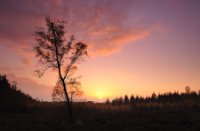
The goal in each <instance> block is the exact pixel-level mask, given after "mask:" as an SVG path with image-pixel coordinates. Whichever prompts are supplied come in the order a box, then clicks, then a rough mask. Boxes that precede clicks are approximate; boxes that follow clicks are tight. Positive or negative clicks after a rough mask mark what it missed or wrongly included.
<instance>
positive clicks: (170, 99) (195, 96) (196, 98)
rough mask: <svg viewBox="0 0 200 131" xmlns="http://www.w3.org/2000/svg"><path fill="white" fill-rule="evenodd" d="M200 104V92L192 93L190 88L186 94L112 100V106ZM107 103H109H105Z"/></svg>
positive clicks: (126, 97) (125, 97) (175, 93)
mask: <svg viewBox="0 0 200 131" xmlns="http://www.w3.org/2000/svg"><path fill="white" fill-rule="evenodd" d="M188 102H190V103H191V102H192V103H200V92H199V91H198V92H195V91H191V89H190V88H188V87H187V88H186V92H185V93H178V92H174V93H171V92H169V93H164V94H158V95H156V94H155V93H153V94H152V96H151V97H139V96H136V97H135V96H133V95H131V97H130V98H129V97H128V96H127V95H125V96H124V98H123V97H118V98H115V99H113V100H112V102H111V104H112V105H136V104H142V103H144V104H145V103H162V104H167V103H168V104H169V103H182V104H184V103H187V104H188ZM105 103H107V101H106V102H105Z"/></svg>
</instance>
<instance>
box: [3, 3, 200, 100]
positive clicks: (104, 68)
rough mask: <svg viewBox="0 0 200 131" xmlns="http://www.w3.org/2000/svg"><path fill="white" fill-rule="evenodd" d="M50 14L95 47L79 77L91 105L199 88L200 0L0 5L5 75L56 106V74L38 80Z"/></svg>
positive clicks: (79, 37) (48, 73)
mask: <svg viewBox="0 0 200 131" xmlns="http://www.w3.org/2000/svg"><path fill="white" fill-rule="evenodd" d="M45 16H50V17H53V18H57V19H61V20H64V21H66V23H67V24H66V31H67V32H68V33H67V34H66V39H67V38H69V36H70V35H72V34H74V35H75V37H76V40H77V41H82V42H84V43H87V44H88V46H89V49H88V53H89V57H88V58H86V59H85V61H84V62H82V63H81V64H80V65H79V66H78V67H79V69H78V71H77V73H76V74H77V75H81V76H82V77H81V79H80V81H81V83H82V89H83V91H84V92H85V94H84V95H85V96H84V97H85V98H87V100H96V101H99V100H101V99H105V98H107V97H109V98H111V99H112V98H114V97H117V96H124V95H125V94H128V95H129V96H130V95H131V94H134V95H141V96H149V95H151V94H152V93H153V92H155V93H156V94H158V93H164V92H170V91H172V92H174V91H179V92H183V91H184V89H185V86H190V87H191V89H192V90H195V91H197V90H200V0H1V1H0V60H1V62H0V73H3V74H7V76H8V78H9V79H11V80H12V81H17V83H18V87H19V88H20V89H21V90H22V91H24V92H25V93H29V94H30V95H31V96H33V97H34V98H36V97H37V98H39V99H42V100H48V101H50V100H51V99H52V98H51V92H52V88H53V86H54V85H55V84H56V81H57V78H58V76H57V72H52V71H51V70H48V71H47V72H46V74H45V75H44V76H43V77H42V78H38V77H37V76H35V75H34V70H35V69H37V67H36V65H37V59H36V58H35V53H34V51H33V47H34V45H35V43H36V42H35V40H34V31H35V29H36V27H44V26H45V20H44V18H45ZM100 97H101V98H100Z"/></svg>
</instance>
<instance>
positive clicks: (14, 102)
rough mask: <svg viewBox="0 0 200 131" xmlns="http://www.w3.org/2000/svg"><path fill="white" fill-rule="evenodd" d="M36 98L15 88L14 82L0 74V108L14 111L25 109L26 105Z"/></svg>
mask: <svg viewBox="0 0 200 131" xmlns="http://www.w3.org/2000/svg"><path fill="white" fill-rule="evenodd" d="M35 102H36V100H35V99H33V98H32V97H31V96H30V95H28V94H24V93H23V92H22V91H21V90H19V89H17V85H16V82H13V84H11V82H9V80H8V79H7V77H6V75H1V74H0V107H1V108H0V110H4V111H15V110H21V111H22V110H25V109H27V108H28V105H30V104H32V103H35Z"/></svg>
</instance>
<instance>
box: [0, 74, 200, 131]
mask: <svg viewBox="0 0 200 131" xmlns="http://www.w3.org/2000/svg"><path fill="white" fill-rule="evenodd" d="M0 105H1V108H0V116H1V117H0V129H1V131H6V130H9V131H10V130H20V131H26V130H31V131H32V130H33V131H34V130H51V131H55V130H81V131H82V130H83V131H88V130H97V131H101V130H104V131H107V130H130V131H131V130H152V131H154V130H177V129H178V130H184V131H188V130H199V129H200V125H199V120H200V112H199V110H200V92H195V91H191V89H189V88H188V87H186V92H183V93H178V92H174V93H171V92H169V93H164V94H158V95H156V94H155V93H153V94H152V96H150V97H145V98H144V97H139V96H133V95H132V96H130V97H128V96H127V95H125V96H124V97H118V98H115V99H113V100H109V99H107V100H106V101H105V102H104V103H95V102H92V101H85V102H75V103H74V107H73V110H74V114H75V120H74V122H73V123H71V121H70V119H68V118H70V117H69V116H68V115H67V111H66V108H65V106H66V105H65V104H64V103H63V102H45V101H39V100H36V99H33V98H32V97H31V96H30V95H28V94H25V93H23V92H22V91H21V90H19V88H18V87H17V84H16V82H10V81H9V80H8V79H7V77H6V75H0ZM66 118H67V119H66Z"/></svg>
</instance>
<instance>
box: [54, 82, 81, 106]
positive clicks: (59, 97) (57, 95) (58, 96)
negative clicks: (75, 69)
mask: <svg viewBox="0 0 200 131" xmlns="http://www.w3.org/2000/svg"><path fill="white" fill-rule="evenodd" d="M67 87H68V94H69V98H70V101H71V106H72V102H75V101H81V96H82V95H83V91H82V90H81V83H80V82H78V81H76V79H70V80H69V81H68V82H67ZM52 99H53V101H65V93H64V91H63V89H62V85H61V83H60V82H59V81H58V82H57V84H56V86H55V87H54V88H53V92H52Z"/></svg>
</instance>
